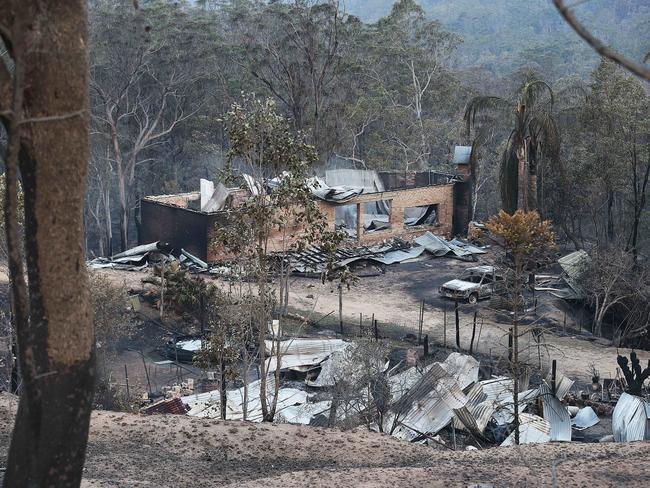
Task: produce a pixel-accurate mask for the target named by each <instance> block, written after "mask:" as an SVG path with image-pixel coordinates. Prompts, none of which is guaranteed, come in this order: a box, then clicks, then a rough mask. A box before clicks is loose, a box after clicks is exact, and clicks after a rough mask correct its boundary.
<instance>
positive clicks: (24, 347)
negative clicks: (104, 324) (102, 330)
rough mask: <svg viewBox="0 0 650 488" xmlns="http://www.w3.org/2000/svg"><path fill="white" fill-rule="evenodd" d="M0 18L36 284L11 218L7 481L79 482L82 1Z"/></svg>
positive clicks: (85, 320) (85, 392) (82, 408)
mask: <svg viewBox="0 0 650 488" xmlns="http://www.w3.org/2000/svg"><path fill="white" fill-rule="evenodd" d="M0 23H2V27H3V29H2V35H3V39H4V40H5V44H6V45H7V46H8V47H9V54H10V56H11V57H12V58H13V60H14V62H15V66H16V69H15V75H14V76H15V78H14V80H13V81H12V79H11V76H10V75H9V72H8V70H7V69H6V67H5V66H4V65H2V66H0V109H2V111H5V113H6V109H7V108H9V107H12V111H11V113H10V114H9V115H8V116H6V117H5V118H4V119H3V123H4V124H5V126H6V127H7V129H8V133H9V146H8V151H7V175H8V177H7V183H8V185H9V184H12V185H15V184H16V183H15V181H13V176H14V173H15V169H16V168H15V166H16V159H19V165H20V173H21V176H22V181H23V189H24V196H25V248H24V249H25V253H26V263H27V278H28V283H29V287H28V290H25V281H24V277H23V266H24V265H23V262H22V259H20V258H22V250H21V244H22V243H21V242H20V240H19V239H16V237H17V234H15V233H12V232H11V225H10V224H9V222H7V233H8V236H7V238H8V242H9V245H10V246H11V248H10V261H9V265H10V278H11V283H12V299H13V301H14V306H15V308H16V310H17V313H16V322H17V323H16V328H17V337H18V359H19V363H20V367H21V372H22V374H23V381H24V382H23V391H22V395H21V397H20V402H19V406H18V412H17V415H16V423H15V426H14V432H13V436H12V440H11V446H10V450H9V458H8V460H7V463H6V467H7V470H6V474H5V478H4V485H5V486H7V487H12V488H19V487H39V488H45V487H55V486H56V487H73V486H79V484H80V480H81V475H82V470H83V464H84V457H85V450H86V442H87V438H88V427H89V422H90V411H91V401H92V396H93V379H94V371H93V328H92V315H91V308H90V300H89V291H88V279H87V274H86V266H85V255H84V244H83V243H84V239H83V218H82V210H83V203H84V193H85V188H86V169H87V161H88V158H89V138H88V136H89V132H88V126H89V124H88V54H87V25H86V1H85V0H66V1H60V0H40V1H36V0H30V1H27V0H2V1H0ZM7 193H10V192H9V191H8V192H7ZM7 212H8V214H11V210H8V211H7ZM14 217H15V214H14ZM27 291H28V294H27ZM27 297H28V298H27Z"/></svg>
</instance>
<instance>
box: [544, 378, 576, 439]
mask: <svg viewBox="0 0 650 488" xmlns="http://www.w3.org/2000/svg"><path fill="white" fill-rule="evenodd" d="M539 396H540V398H541V400H542V409H543V412H544V419H545V420H547V421H548V423H549V424H550V426H551V432H550V433H549V436H550V439H551V441H560V442H571V416H570V415H569V411H568V410H567V408H566V407H565V406H564V405H562V402H560V400H559V399H558V398H557V397H556V396H555V395H553V393H552V392H551V388H550V387H549V386H548V385H547V384H546V383H542V384H541V385H540V386H539Z"/></svg>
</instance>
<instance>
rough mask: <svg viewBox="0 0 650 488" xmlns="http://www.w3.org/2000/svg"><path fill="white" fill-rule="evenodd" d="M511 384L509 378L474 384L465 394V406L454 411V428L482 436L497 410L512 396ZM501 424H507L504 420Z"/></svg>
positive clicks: (511, 381)
mask: <svg viewBox="0 0 650 488" xmlns="http://www.w3.org/2000/svg"><path fill="white" fill-rule="evenodd" d="M513 384H514V382H513V380H512V379H510V378H492V379H489V380H485V381H481V382H478V383H474V385H472V387H471V388H470V389H469V391H468V392H467V394H466V395H467V405H465V406H464V407H461V408H459V409H456V410H454V414H456V418H455V419H454V426H456V428H459V429H465V428H466V429H468V430H469V431H470V432H473V433H474V434H475V435H482V434H483V432H485V428H486V427H487V424H488V423H489V422H490V419H491V418H492V416H493V415H494V414H495V412H496V411H497V409H498V408H499V407H500V406H501V405H502V404H503V403H504V401H506V400H507V399H508V398H509V397H508V395H511V394H512V388H513ZM510 399H512V396H510ZM508 415H510V412H508ZM506 420H508V419H506ZM503 423H507V422H506V421H505V420H504V422H503Z"/></svg>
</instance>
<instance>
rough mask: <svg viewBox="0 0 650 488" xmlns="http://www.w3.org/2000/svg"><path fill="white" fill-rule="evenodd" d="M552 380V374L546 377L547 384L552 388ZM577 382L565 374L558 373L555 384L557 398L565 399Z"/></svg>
mask: <svg viewBox="0 0 650 488" xmlns="http://www.w3.org/2000/svg"><path fill="white" fill-rule="evenodd" d="M551 380H552V375H551V373H549V374H548V376H546V383H547V384H548V385H549V386H550V385H551ZM574 383H575V382H574V381H573V380H572V379H571V378H569V377H567V376H564V374H562V373H560V372H557V373H556V375H555V384H556V391H555V396H557V397H558V398H559V399H560V400H562V399H564V397H565V396H566V395H567V393H569V390H571V387H572V386H573V384H574Z"/></svg>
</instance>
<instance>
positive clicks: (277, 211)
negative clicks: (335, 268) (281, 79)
mask: <svg viewBox="0 0 650 488" xmlns="http://www.w3.org/2000/svg"><path fill="white" fill-rule="evenodd" d="M223 120H224V125H225V129H226V133H227V134H228V140H229V143H230V150H229V152H228V167H227V169H226V171H225V174H224V179H225V180H226V181H232V180H233V178H234V177H235V176H236V175H235V173H234V167H235V165H237V166H239V167H240V168H242V169H243V170H245V171H246V173H247V174H248V175H252V178H253V180H254V181H255V184H254V185H253V184H251V185H250V187H251V191H250V195H249V196H248V198H246V200H245V201H244V202H243V203H242V204H241V205H240V206H238V208H237V212H236V217H235V216H233V218H232V220H231V221H230V222H229V223H228V225H223V226H219V225H217V226H216V227H215V229H214V240H213V242H212V243H211V246H212V248H213V250H214V251H215V252H221V253H224V252H225V253H228V254H230V255H232V256H233V257H235V259H237V260H238V261H239V263H241V267H242V268H243V269H244V270H245V274H246V275H247V276H250V277H251V278H252V279H253V281H254V288H251V291H250V293H251V294H252V295H253V296H255V295H256V296H255V301H254V302H255V303H254V304H255V309H254V311H253V312H252V316H253V317H254V319H255V326H256V331H257V340H258V348H259V355H260V379H261V381H260V402H261V407H262V416H263V420H264V421H267V422H270V421H272V420H273V418H274V417H275V413H276V407H277V401H278V390H279V388H280V370H281V369H282V368H281V355H282V352H281V348H280V344H279V340H280V336H281V335H282V327H283V318H282V316H281V314H278V312H279V310H278V307H277V302H278V300H277V297H278V290H277V289H276V288H275V287H274V285H273V281H274V280H272V277H273V276H276V274H277V273H276V267H274V265H273V262H274V257H273V256H272V255H273V254H274V255H275V260H276V261H277V260H279V261H280V265H279V266H278V267H279V274H280V277H279V279H278V281H279V282H280V286H281V287H282V288H281V289H280V290H279V291H280V293H279V295H280V300H281V301H282V300H286V298H285V297H286V296H288V292H287V293H283V291H286V290H288V289H287V288H286V287H288V284H289V279H288V277H289V273H290V268H291V262H290V259H291V253H292V252H294V251H304V250H305V249H306V248H307V247H309V246H310V245H312V244H319V245H320V246H321V247H322V248H323V249H324V250H325V251H326V252H328V254H330V256H332V257H333V252H334V250H335V246H336V244H338V243H339V242H340V241H341V240H342V234H341V233H339V232H338V231H335V230H331V229H330V228H329V226H328V223H327V219H326V218H325V215H324V214H323V213H322V211H321V210H320V207H319V206H318V204H317V203H316V201H315V197H314V196H313V194H312V185H313V182H312V181H311V179H310V173H309V172H310V168H311V166H312V165H313V164H314V163H315V162H316V161H317V160H318V155H317V152H316V148H315V147H314V146H313V145H311V144H308V143H307V142H306V140H305V136H304V134H302V133H300V132H295V131H293V130H292V129H291V122H290V120H289V119H288V118H287V117H285V116H284V115H282V114H280V113H279V112H278V110H277V105H276V102H275V101H274V100H273V99H271V98H267V99H259V98H257V97H256V96H255V95H245V96H244V97H243V100H242V101H241V102H236V103H233V105H232V107H231V109H230V110H229V111H228V112H227V113H226V114H225V115H224V117H223ZM251 286H253V285H251ZM274 315H280V322H279V325H278V330H277V333H276V332H275V331H274V332H273V339H274V340H273V341H272V342H273V346H272V351H270V353H271V356H273V357H274V360H275V362H276V368H275V385H274V390H275V393H274V395H273V396H272V398H271V399H269V397H268V390H267V384H268V382H267V379H268V378H267V373H268V370H269V366H270V361H267V360H265V359H264V351H265V350H266V348H267V345H266V338H267V334H268V329H269V323H270V320H271V319H272V317H273V316H274Z"/></svg>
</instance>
